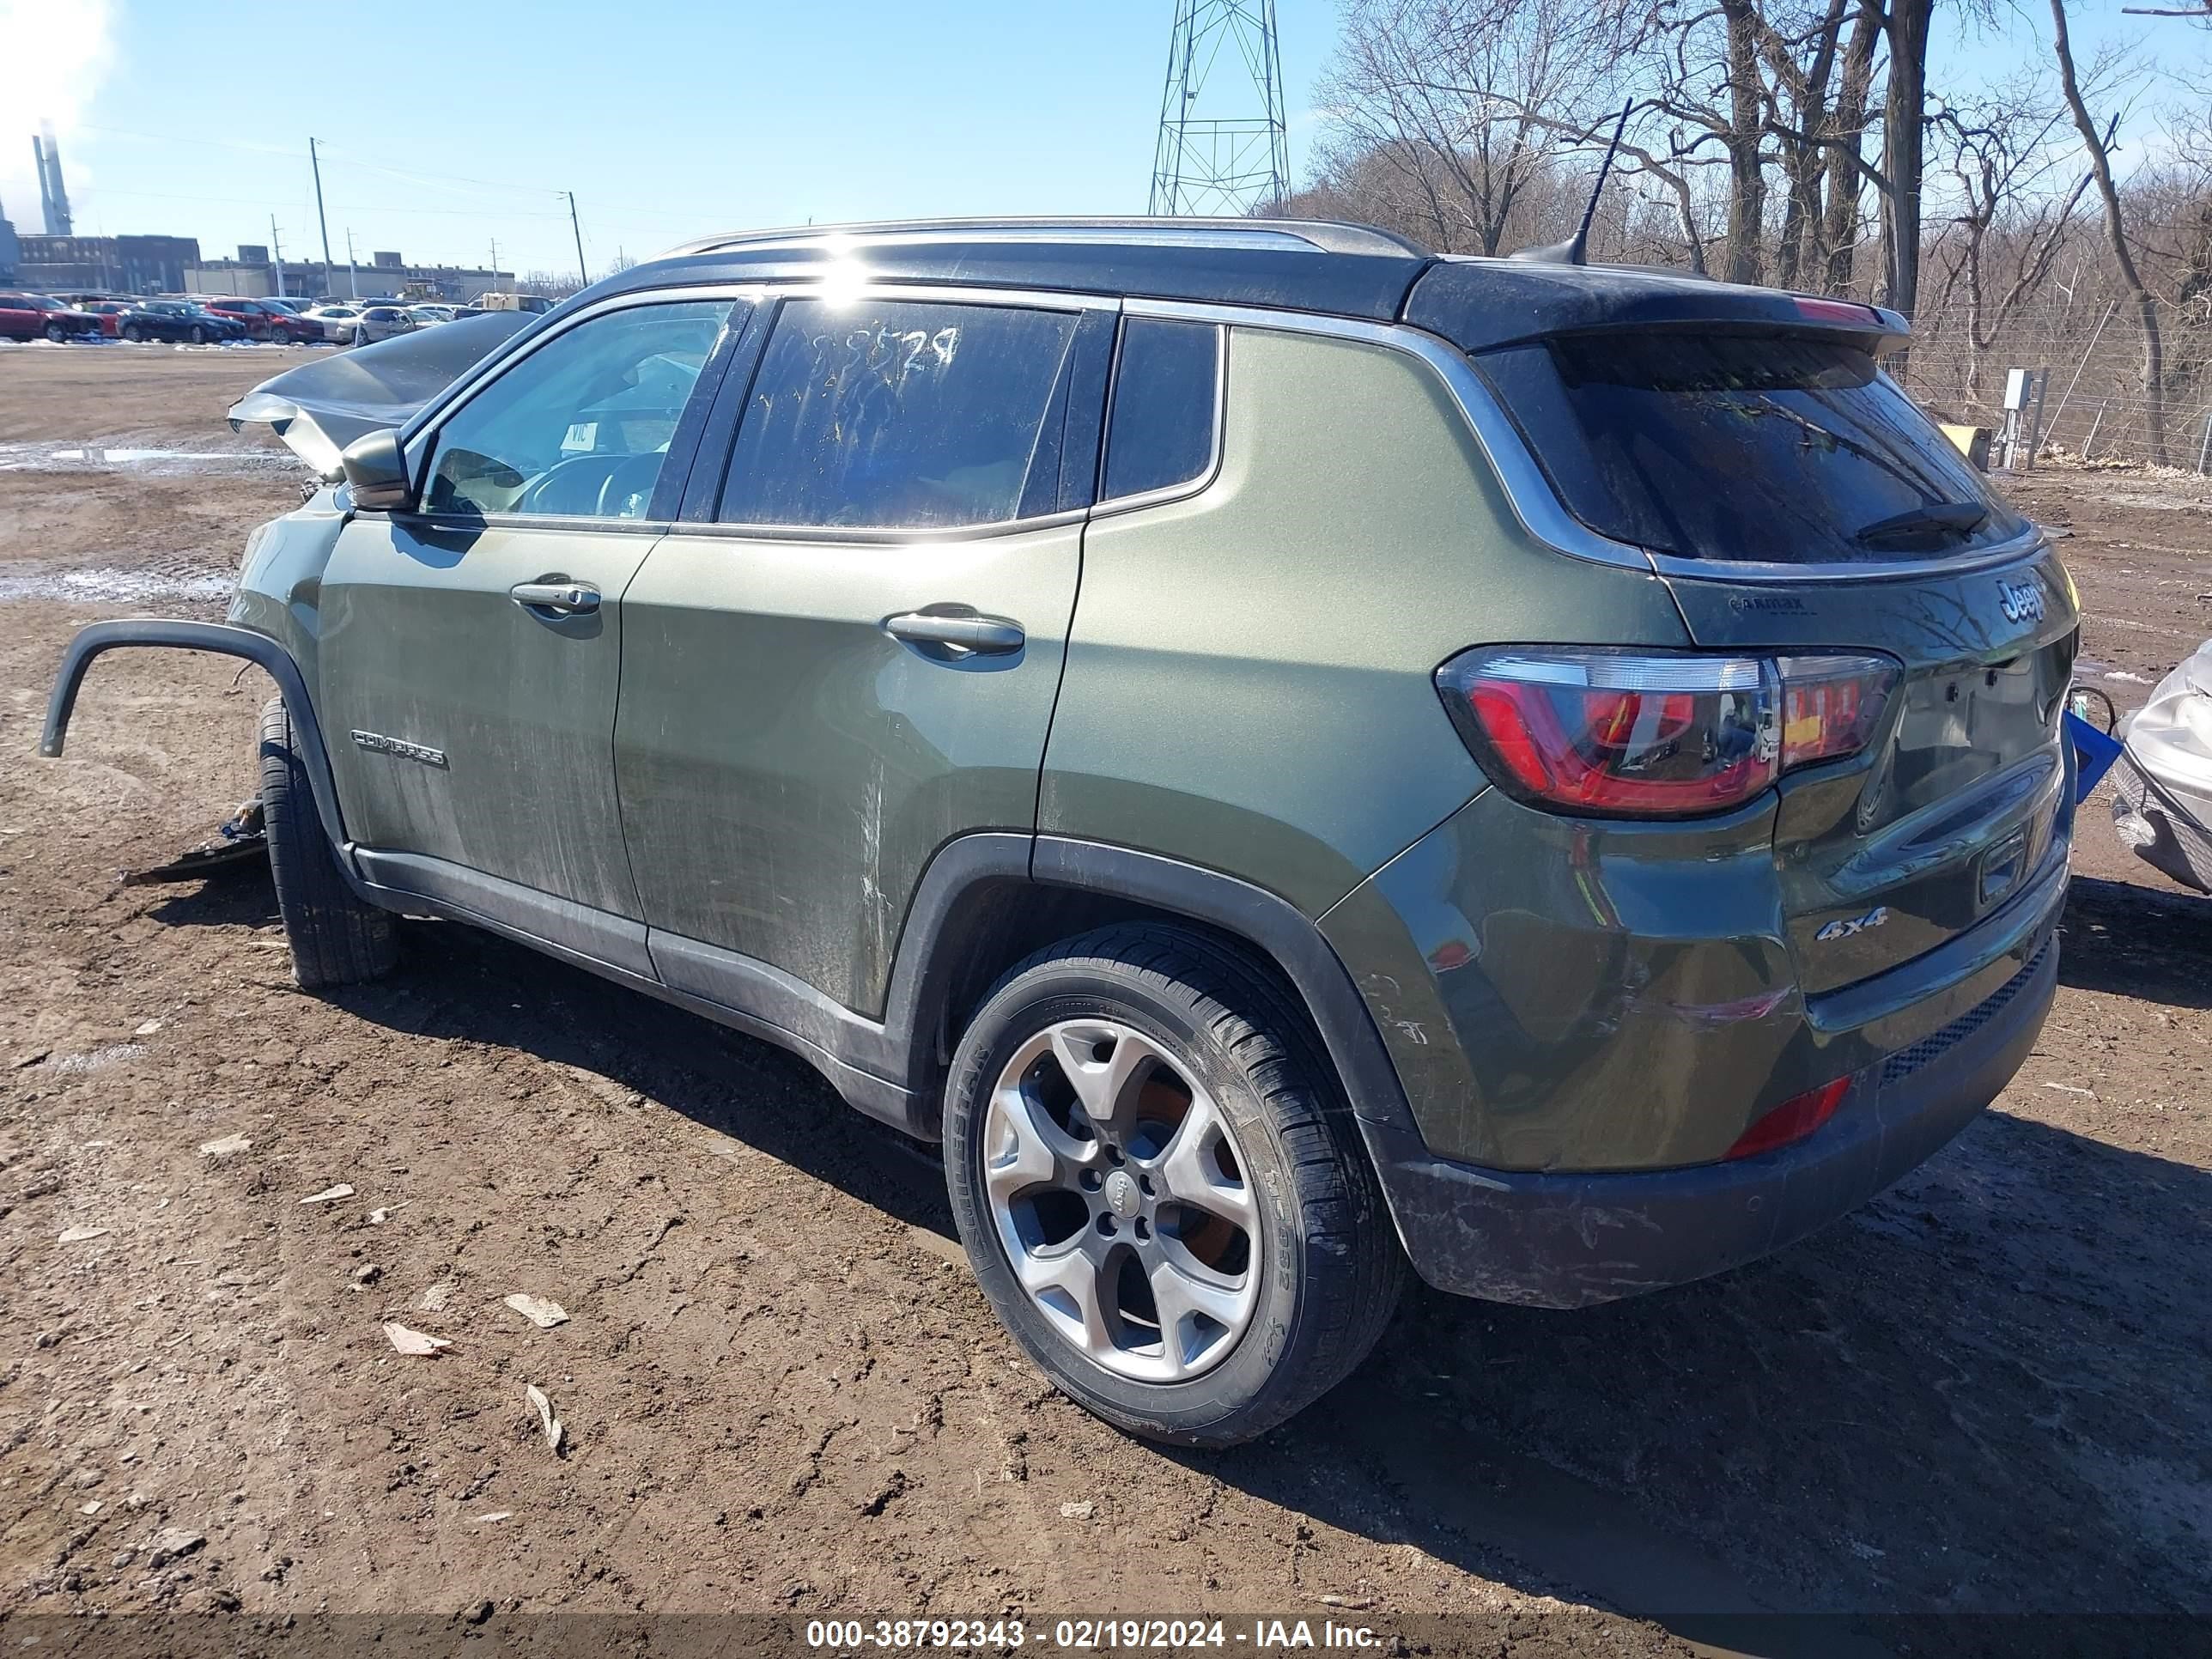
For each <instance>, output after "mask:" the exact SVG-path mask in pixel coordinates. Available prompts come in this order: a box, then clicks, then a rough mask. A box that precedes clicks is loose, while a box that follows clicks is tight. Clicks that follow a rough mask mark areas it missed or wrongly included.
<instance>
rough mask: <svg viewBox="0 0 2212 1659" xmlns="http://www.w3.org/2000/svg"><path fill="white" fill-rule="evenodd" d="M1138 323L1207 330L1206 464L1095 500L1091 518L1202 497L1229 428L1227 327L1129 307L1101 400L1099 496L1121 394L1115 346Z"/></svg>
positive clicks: (1217, 470) (1216, 470)
mask: <svg viewBox="0 0 2212 1659" xmlns="http://www.w3.org/2000/svg"><path fill="white" fill-rule="evenodd" d="M1140 320H1141V321H1150V322H1169V323H1196V324H1199V325H1202V326H1207V327H1211V328H1212V330H1213V430H1212V436H1211V437H1210V438H1209V440H1208V441H1207V448H1206V465H1204V466H1202V467H1200V469H1199V470H1198V471H1197V473H1196V474H1195V475H1194V476H1193V477H1189V478H1186V479H1184V480H1183V481H1182V482H1181V483H1171V484H1162V485H1161V486H1160V487H1159V488H1158V489H1141V490H1139V491H1137V492H1136V493H1135V494H1133V495H1115V496H1110V497H1108V498H1106V499H1103V500H1101V501H1098V502H1097V505H1096V506H1094V507H1092V508H1091V516H1092V517H1094V518H1104V517H1107V516H1108V515H1109V514H1112V513H1133V512H1135V511H1137V510H1138V509H1139V508H1141V507H1158V506H1160V505H1162V504H1163V503H1164V502H1168V501H1182V500H1185V499H1186V498H1188V497H1189V496H1192V495H1203V494H1204V493H1205V492H1206V489H1208V488H1209V487H1210V486H1211V485H1212V483H1213V481H1214V479H1215V478H1217V477H1219V476H1220V472H1221V451H1222V444H1223V441H1224V438H1225V435H1226V433H1227V430H1228V425H1229V325H1227V324H1226V323H1224V322H1220V321H1218V320H1217V319H1212V318H1206V317H1191V316H1188V315H1185V316H1176V315H1174V314H1172V313H1169V312H1166V311H1163V310H1155V309H1152V308H1150V307H1143V308H1139V307H1135V306H1132V307H1128V308H1127V310H1126V311H1125V312H1124V313H1123V315H1122V318H1121V331H1120V332H1119V333H1118V334H1117V335H1116V336H1115V341H1114V375H1113V380H1112V383H1111V386H1110V387H1109V391H1108V392H1107V395H1106V419H1105V423H1104V424H1103V426H1102V427H1101V428H1100V429H1099V436H1098V488H1099V489H1101V490H1102V491H1103V489H1105V488H1106V469H1107V466H1108V465H1109V462H1110V461H1111V459H1112V457H1111V455H1110V454H1109V453H1108V451H1109V447H1110V446H1111V445H1112V443H1113V441H1114V406H1115V402H1116V400H1117V399H1118V398H1120V397H1121V343H1122V341H1123V340H1124V339H1126V338H1127V335H1128V331H1129V325H1130V324H1131V323H1133V322H1137V321H1140Z"/></svg>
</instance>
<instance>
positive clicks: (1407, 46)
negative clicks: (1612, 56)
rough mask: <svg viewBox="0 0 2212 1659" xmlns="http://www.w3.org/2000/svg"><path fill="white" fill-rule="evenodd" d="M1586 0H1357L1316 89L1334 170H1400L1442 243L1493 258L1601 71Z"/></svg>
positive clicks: (1401, 205) (1399, 183)
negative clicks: (1562, 123)
mask: <svg viewBox="0 0 2212 1659" xmlns="http://www.w3.org/2000/svg"><path fill="white" fill-rule="evenodd" d="M1588 18H1589V8H1588V6H1587V5H1585V4H1582V3H1578V0H1352V4H1351V5H1350V6H1349V7H1348V8H1347V9H1346V14H1345V19H1344V29H1343V33H1342V36H1341V39H1340V43H1339V46H1338V52H1337V57H1336V60H1335V62H1334V65H1333V66H1332V68H1331V70H1330V72H1329V74H1328V76H1327V77H1326V79H1325V81H1324V82H1323V86H1322V101H1323V103H1324V104H1325V105H1327V106H1328V107H1329V108H1330V110H1331V113H1332V118H1333V126H1334V133H1333V135H1332V142H1331V149H1330V151H1329V159H1330V162H1331V164H1332V166H1333V167H1334V169H1335V170H1338V171H1344V170H1346V169H1348V168H1352V167H1363V168H1366V169H1369V170H1370V177H1372V176H1373V174H1374V173H1375V172H1377V171H1379V172H1381V173H1387V174H1394V175H1395V185H1396V190H1395V192H1394V194H1395V197H1396V206H1397V208H1398V210H1399V211H1400V212H1401V213H1405V212H1408V211H1410V212H1411V213H1413V215H1414V216H1416V217H1418V218H1420V219H1422V220H1424V221H1425V225H1426V228H1427V230H1428V233H1429V234H1428V238H1427V240H1430V241H1431V243H1432V244H1433V245H1434V246H1436V247H1437V248H1438V249H1439V250H1441V251H1443V252H1462V251H1465V252H1481V253H1486V254H1495V253H1497V252H1499V251H1500V250H1501V248H1502V247H1503V246H1504V244H1505V241H1506V239H1507V235H1508V229H1509V227H1510V226H1512V225H1513V224H1514V222H1515V219H1516V210H1520V209H1522V207H1523V204H1524V201H1525V199H1526V198H1527V197H1528V194H1529V192H1530V191H1532V190H1534V189H1536V188H1537V187H1539V186H1540V185H1541V184H1542V183H1543V181H1545V180H1546V179H1547V177H1548V176H1549V173H1550V167H1551V161H1552V157H1553V154H1554V152H1555V151H1556V150H1557V149H1559V146H1560V143H1561V138H1560V136H1559V131H1558V129H1557V127H1556V126H1555V125H1552V124H1551V123H1550V122H1547V121H1543V120H1540V119H1538V118H1536V112H1540V111H1541V112H1544V113H1545V114H1546V115H1548V116H1550V117H1553V118H1555V119H1557V118H1564V119H1565V120H1567V121H1569V122H1570V123H1571V122H1572V121H1573V120H1574V119H1575V118H1577V116H1585V117H1586V116H1587V115H1588V114H1589V111H1590V106H1591V103H1592V97H1593V94H1594V92H1595V88H1596V87H1597V86H1598V84H1599V82H1601V80H1602V78H1603V70H1604V65H1603V64H1602V61H1601V55H1600V52H1599V50H1598V42H1597V40H1596V38H1595V34H1594V33H1593V31H1592V30H1591V29H1590V27H1589V23H1588Z"/></svg>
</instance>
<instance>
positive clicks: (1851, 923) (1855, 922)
mask: <svg viewBox="0 0 2212 1659" xmlns="http://www.w3.org/2000/svg"><path fill="white" fill-rule="evenodd" d="M1888 920H1889V907H1888V906H1887V904H1877V905H1875V907H1874V908H1873V909H1871V910H1869V911H1868V912H1867V913H1866V914H1865V915H1863V916H1838V918H1837V919H1836V920H1835V921H1832V922H1830V923H1829V924H1828V925H1827V926H1826V927H1823V928H1822V929H1821V930H1820V932H1819V933H1815V934H1814V935H1813V939H1814V943H1815V944H1818V945H1832V944H1834V943H1835V942H1836V941H1837V940H1838V939H1849V938H1850V936H1851V935H1852V934H1853V933H1865V932H1866V931H1867V930H1868V929H1869V928H1871V927H1881V925H1882V923H1884V922H1885V921H1888Z"/></svg>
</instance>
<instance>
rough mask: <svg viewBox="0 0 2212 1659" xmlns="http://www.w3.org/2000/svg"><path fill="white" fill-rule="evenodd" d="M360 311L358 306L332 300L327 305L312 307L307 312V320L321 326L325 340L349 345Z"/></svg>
mask: <svg viewBox="0 0 2212 1659" xmlns="http://www.w3.org/2000/svg"><path fill="white" fill-rule="evenodd" d="M361 313H362V307H359V306H349V305H341V304H339V303H337V302H336V301H332V302H331V303H330V304H328V305H319V306H316V307H313V308H311V309H310V310H309V311H308V312H307V320H308V321H309V322H311V323H313V324H315V325H318V326H319V327H320V328H321V330H322V331H323V337H324V338H325V340H329V341H331V342H333V343H337V344H340V345H349V344H351V343H352V341H353V328H354V325H355V324H356V323H357V322H358V321H360V320H361Z"/></svg>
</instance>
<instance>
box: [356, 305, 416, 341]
mask: <svg viewBox="0 0 2212 1659" xmlns="http://www.w3.org/2000/svg"><path fill="white" fill-rule="evenodd" d="M420 327H422V324H420V323H418V322H416V320H415V319H414V318H413V317H411V316H410V315H409V314H408V313H407V311H406V308H405V307H402V306H397V305H388V306H363V307H362V308H361V312H360V314H359V315H358V316H356V317H355V318H354V319H353V323H352V326H351V329H350V331H349V332H348V333H347V334H346V336H345V343H347V344H348V345H357V346H358V345H373V344H374V343H376V342H377V341H379V340H389V339H391V338H392V337H394V336H396V335H400V334H411V333H412V332H414V331H415V330H416V329H418V328H420Z"/></svg>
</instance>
